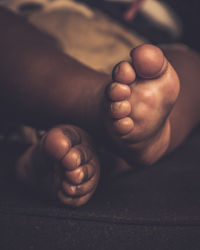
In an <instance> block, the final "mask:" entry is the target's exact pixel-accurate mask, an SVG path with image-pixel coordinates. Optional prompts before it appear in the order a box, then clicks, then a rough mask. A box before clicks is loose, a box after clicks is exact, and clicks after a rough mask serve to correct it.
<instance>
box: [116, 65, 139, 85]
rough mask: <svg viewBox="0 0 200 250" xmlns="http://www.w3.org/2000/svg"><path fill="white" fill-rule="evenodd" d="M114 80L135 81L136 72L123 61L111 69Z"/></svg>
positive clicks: (122, 81) (126, 82)
mask: <svg viewBox="0 0 200 250" xmlns="http://www.w3.org/2000/svg"><path fill="white" fill-rule="evenodd" d="M113 78H114V81H117V82H121V83H124V84H131V83H133V82H134V81H135V78H136V74H135V71H134V69H133V67H132V66H131V64H130V63H129V62H126V61H123V62H120V63H119V64H117V65H116V66H115V68H114V70H113Z"/></svg>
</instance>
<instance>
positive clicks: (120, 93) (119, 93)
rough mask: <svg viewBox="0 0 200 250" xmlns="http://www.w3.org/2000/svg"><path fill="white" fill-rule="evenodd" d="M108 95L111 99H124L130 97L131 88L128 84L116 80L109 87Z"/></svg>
mask: <svg viewBox="0 0 200 250" xmlns="http://www.w3.org/2000/svg"><path fill="white" fill-rule="evenodd" d="M107 95H108V97H109V99H110V100H111V101H122V100H125V99H126V98H129V97H130V95H131V89H130V87H129V86H128V85H125V84H120V83H117V82H114V83H112V84H111V85H110V86H109V87H108V90H107Z"/></svg>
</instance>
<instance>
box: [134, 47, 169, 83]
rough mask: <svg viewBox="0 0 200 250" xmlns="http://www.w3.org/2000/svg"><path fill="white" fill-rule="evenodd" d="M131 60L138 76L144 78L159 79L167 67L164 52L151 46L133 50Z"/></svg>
mask: <svg viewBox="0 0 200 250" xmlns="http://www.w3.org/2000/svg"><path fill="white" fill-rule="evenodd" d="M131 58H132V63H133V66H134V68H135V71H136V74H137V75H138V76H139V77H142V78H150V79H151V78H156V77H159V76H160V75H161V74H162V73H163V72H164V71H165V68H166V65H167V60H166V59H165V57H164V55H163V52H162V51H161V50H160V49H159V48H158V47H156V46H154V45H151V44H143V45H140V46H138V47H136V48H135V49H133V50H132V51H131Z"/></svg>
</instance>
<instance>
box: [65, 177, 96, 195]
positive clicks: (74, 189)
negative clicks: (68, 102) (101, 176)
mask: <svg viewBox="0 0 200 250" xmlns="http://www.w3.org/2000/svg"><path fill="white" fill-rule="evenodd" d="M97 179H98V176H97V175H94V176H93V177H92V178H91V179H90V180H89V181H87V182H85V183H83V184H81V185H71V184H70V183H68V182H67V181H63V182H62V191H63V192H64V193H65V194H66V195H67V196H72V197H80V196H84V195H86V194H88V193H90V192H91V191H92V190H94V189H95V188H96V186H97Z"/></svg>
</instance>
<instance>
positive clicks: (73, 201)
mask: <svg viewBox="0 0 200 250" xmlns="http://www.w3.org/2000/svg"><path fill="white" fill-rule="evenodd" d="M92 194H93V191H92V192H91V193H88V194H86V195H84V196H82V197H77V198H73V197H69V196H66V194H65V193H63V192H62V191H59V192H58V199H59V200H60V202H61V203H63V204H64V205H68V206H72V207H80V206H82V205H84V204H85V203H86V202H87V201H88V200H89V199H90V197H91V196H92Z"/></svg>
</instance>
